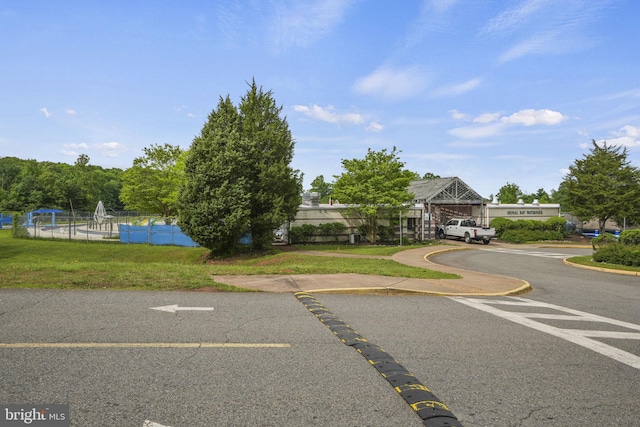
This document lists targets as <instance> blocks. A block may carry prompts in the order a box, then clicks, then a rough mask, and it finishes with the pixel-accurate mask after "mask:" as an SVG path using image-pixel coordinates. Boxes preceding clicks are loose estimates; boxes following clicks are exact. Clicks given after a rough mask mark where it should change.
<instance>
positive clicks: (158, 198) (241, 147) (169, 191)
mask: <svg viewBox="0 0 640 427" xmlns="http://www.w3.org/2000/svg"><path fill="white" fill-rule="evenodd" d="M281 113H282V107H280V106H277V105H276V102H275V99H274V97H273V94H272V93H271V92H270V91H264V90H263V89H262V88H261V87H259V86H257V85H256V83H255V81H252V82H251V83H250V84H249V89H248V91H247V93H246V94H245V96H243V97H242V98H241V100H240V103H239V104H238V105H235V104H234V103H233V102H232V101H231V99H230V97H229V96H228V95H227V96H226V97H224V98H223V97H220V99H219V102H218V105H217V106H216V107H215V108H214V109H213V110H212V112H211V113H210V114H209V117H208V119H207V121H206V122H205V123H204V125H203V127H202V130H201V132H200V134H199V135H198V136H196V137H195V138H194V140H193V141H192V144H191V146H190V148H189V149H188V150H183V149H182V148H180V147H178V146H172V145H170V144H164V145H152V146H150V147H147V148H145V149H143V156H141V157H138V158H136V159H134V161H133V165H132V167H131V168H129V169H127V170H124V171H122V170H120V169H103V168H101V167H99V166H92V165H89V158H88V156H86V155H81V156H80V157H79V158H78V160H77V161H76V163H75V164H74V165H67V164H62V163H51V162H37V161H35V160H20V159H16V158H12V157H5V158H0V211H5V212H6V211H18V212H24V211H29V210H33V209H37V208H42V207H46V208H59V209H63V210H69V209H76V210H84V211H92V210H93V209H94V208H95V206H96V204H97V203H98V201H100V200H102V201H103V203H104V205H105V207H106V208H107V209H108V210H123V209H126V210H136V211H140V212H145V213H154V214H159V215H162V216H164V217H167V218H176V219H178V221H179V223H180V226H181V228H182V229H183V231H185V233H186V234H187V235H189V236H190V237H191V238H192V239H193V240H194V241H196V242H198V243H199V244H200V245H202V246H204V247H207V248H209V249H211V251H212V253H224V252H232V251H234V250H236V248H237V244H236V243H237V242H238V241H239V239H240V238H241V237H242V236H245V235H251V237H252V242H253V243H252V246H251V247H252V248H253V249H264V248H265V247H266V246H267V245H268V244H270V242H271V240H272V237H273V235H272V233H273V231H274V230H275V229H277V228H279V227H280V226H281V225H282V224H284V223H286V222H287V221H290V220H292V219H293V218H294V217H295V215H296V213H297V211H298V207H299V206H300V203H301V193H302V178H303V175H302V173H301V172H300V171H298V170H294V169H292V167H291V161H292V159H293V150H294V145H295V141H294V140H293V138H292V135H291V132H290V130H289V126H288V123H287V120H286V118H284V117H282V116H281ZM592 145H593V147H592V149H591V151H590V153H589V154H586V155H585V156H584V157H583V158H582V159H578V160H576V161H575V163H574V164H573V165H571V166H570V167H569V173H568V174H567V175H566V176H565V179H564V180H563V181H562V183H561V184H560V186H559V188H558V190H552V191H551V194H548V193H547V192H546V191H544V189H539V190H538V191H537V192H536V193H534V194H525V193H524V192H523V191H522V190H521V189H520V188H519V187H518V186H517V185H516V184H513V183H507V184H506V185H504V186H503V187H502V188H500V190H499V191H498V193H497V194H496V197H497V198H498V199H499V200H500V202H501V203H516V202H517V201H518V200H520V199H522V200H523V201H524V202H527V203H530V202H532V201H533V200H534V199H538V201H539V202H540V203H548V202H556V203H561V204H562V205H563V209H564V210H565V211H571V212H572V213H573V214H574V215H576V216H578V217H580V218H581V219H584V220H588V219H593V218H596V219H598V221H599V223H600V228H601V231H604V223H605V222H606V220H608V219H615V220H616V221H617V222H618V223H619V224H621V223H622V221H623V220H624V221H626V223H627V224H638V223H640V204H639V203H638V202H637V201H638V200H640V171H639V170H638V168H636V167H634V166H632V165H631V163H630V162H629V160H628V159H627V155H628V152H627V149H626V148H625V147H619V146H609V145H607V144H606V142H605V143H604V144H598V143H596V141H592ZM400 153H401V151H400V150H397V149H396V147H393V149H391V150H387V149H382V150H381V151H374V150H371V149H369V150H368V151H367V154H366V155H365V157H364V158H363V159H343V160H342V167H343V170H344V171H343V173H342V174H340V175H336V176H334V181H332V182H330V183H327V182H325V180H324V177H323V176H322V175H320V176H318V177H316V179H314V180H313V181H312V182H311V189H310V190H311V191H315V192H318V193H320V196H321V199H322V201H328V199H329V198H334V200H336V199H337V200H339V201H340V203H342V204H347V205H349V206H350V207H349V208H348V210H349V213H350V214H351V215H357V216H359V217H360V219H361V222H362V229H363V230H364V232H365V233H366V235H367V237H368V239H369V241H371V242H375V240H376V235H377V232H378V228H379V225H378V220H379V218H381V217H383V216H389V215H394V214H395V212H398V211H401V210H403V209H405V208H406V206H407V205H408V204H410V203H411V201H412V200H413V198H414V195H413V194H411V193H409V192H408V187H409V183H410V182H411V181H413V180H416V179H429V178H439V177H438V176H437V175H434V174H432V173H426V174H424V175H422V176H421V175H419V174H418V173H416V172H412V171H409V170H407V169H405V164H404V162H402V161H401V160H400ZM492 198H493V195H491V196H490V197H489V199H488V200H487V201H491V199H492Z"/></svg>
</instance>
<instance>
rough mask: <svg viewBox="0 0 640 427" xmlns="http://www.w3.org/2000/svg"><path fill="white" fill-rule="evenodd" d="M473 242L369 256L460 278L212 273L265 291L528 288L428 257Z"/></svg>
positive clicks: (448, 292) (441, 292)
mask: <svg viewBox="0 0 640 427" xmlns="http://www.w3.org/2000/svg"><path fill="white" fill-rule="evenodd" d="M473 249H474V246H473V245H465V246H459V245H437V246H429V247H423V248H417V249H409V250H406V251H402V252H398V253H397V254H395V255H393V256H390V257H389V256H377V257H366V258H377V259H392V260H394V261H396V262H399V263H402V264H406V265H410V266H413V267H418V268H427V269H429V270H436V271H441V272H445V273H453V274H457V275H459V276H462V278H460V279H408V278H404V277H387V276H373V275H368V274H296V275H288V276H286V275H250V276H235V275H225V276H222V275H221V276H213V277H212V278H213V280H215V281H216V282H218V283H224V284H228V285H233V286H238V287H242V288H247V289H255V290H258V291H263V292H301V291H304V292H310V293H343V294H380V295H392V294H393V295H398V294H422V295H436V296H470V295H473V296H500V295H516V294H521V293H525V292H528V291H529V290H530V289H531V286H530V285H529V283H528V282H526V281H524V280H520V279H515V278H512V277H506V276H494V275H491V274H485V273H478V272H473V271H467V270H462V269H457V268H453V267H447V266H444V265H439V264H436V263H433V262H431V261H429V260H428V257H429V256H430V255H433V254H435V253H437V252H442V251H450V250H473ZM306 253H308V254H309V255H315V256H334V257H335V256H350V257H360V258H362V257H363V256H359V255H349V254H344V255H340V254H336V253H328V252H313V251H308V252H306Z"/></svg>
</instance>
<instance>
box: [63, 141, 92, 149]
mask: <svg viewBox="0 0 640 427" xmlns="http://www.w3.org/2000/svg"><path fill="white" fill-rule="evenodd" d="M62 147H63V148H64V149H65V150H88V149H89V146H88V145H87V144H85V143H84V142H83V143H81V144H64V145H63V146H62Z"/></svg>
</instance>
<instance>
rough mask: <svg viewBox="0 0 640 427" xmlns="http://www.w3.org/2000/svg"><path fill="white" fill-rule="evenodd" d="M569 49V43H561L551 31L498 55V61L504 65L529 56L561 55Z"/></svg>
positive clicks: (570, 45) (559, 38) (524, 41)
mask: <svg viewBox="0 0 640 427" xmlns="http://www.w3.org/2000/svg"><path fill="white" fill-rule="evenodd" d="M571 47H572V44H571V43H569V42H567V41H562V38H561V37H559V34H558V33H557V32H554V31H551V32H548V33H543V34H537V35H535V36H533V37H530V38H528V39H526V40H523V41H521V42H519V43H518V44H516V45H515V46H513V47H512V48H510V49H508V50H507V51H506V52H504V53H503V54H502V55H500V57H499V58H498V60H499V61H500V62H502V63H504V62H510V61H513V60H516V59H518V58H521V57H523V56H526V55H531V54H545V53H563V52H568V51H570V50H571Z"/></svg>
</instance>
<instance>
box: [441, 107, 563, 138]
mask: <svg viewBox="0 0 640 427" xmlns="http://www.w3.org/2000/svg"><path fill="white" fill-rule="evenodd" d="M451 111H454V112H456V113H457V114H459V113H458V112H457V110H450V113H451ZM454 118H455V117H454ZM566 119H567V117H566V116H564V115H563V114H562V113H559V112H557V111H553V110H533V109H527V110H520V111H518V112H516V113H513V114H511V115H510V116H502V117H500V113H483V114H480V115H479V116H478V117H476V118H475V119H473V123H475V124H474V125H469V126H461V127H457V128H454V129H451V130H449V132H448V133H449V134H450V135H453V136H455V137H457V138H462V139H480V138H489V137H492V136H496V135H499V134H500V133H502V132H504V131H505V130H506V129H507V128H508V127H509V126H510V125H522V126H525V127H529V126H534V125H546V126H552V125H556V124H558V123H560V122H562V121H564V120H566Z"/></svg>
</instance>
